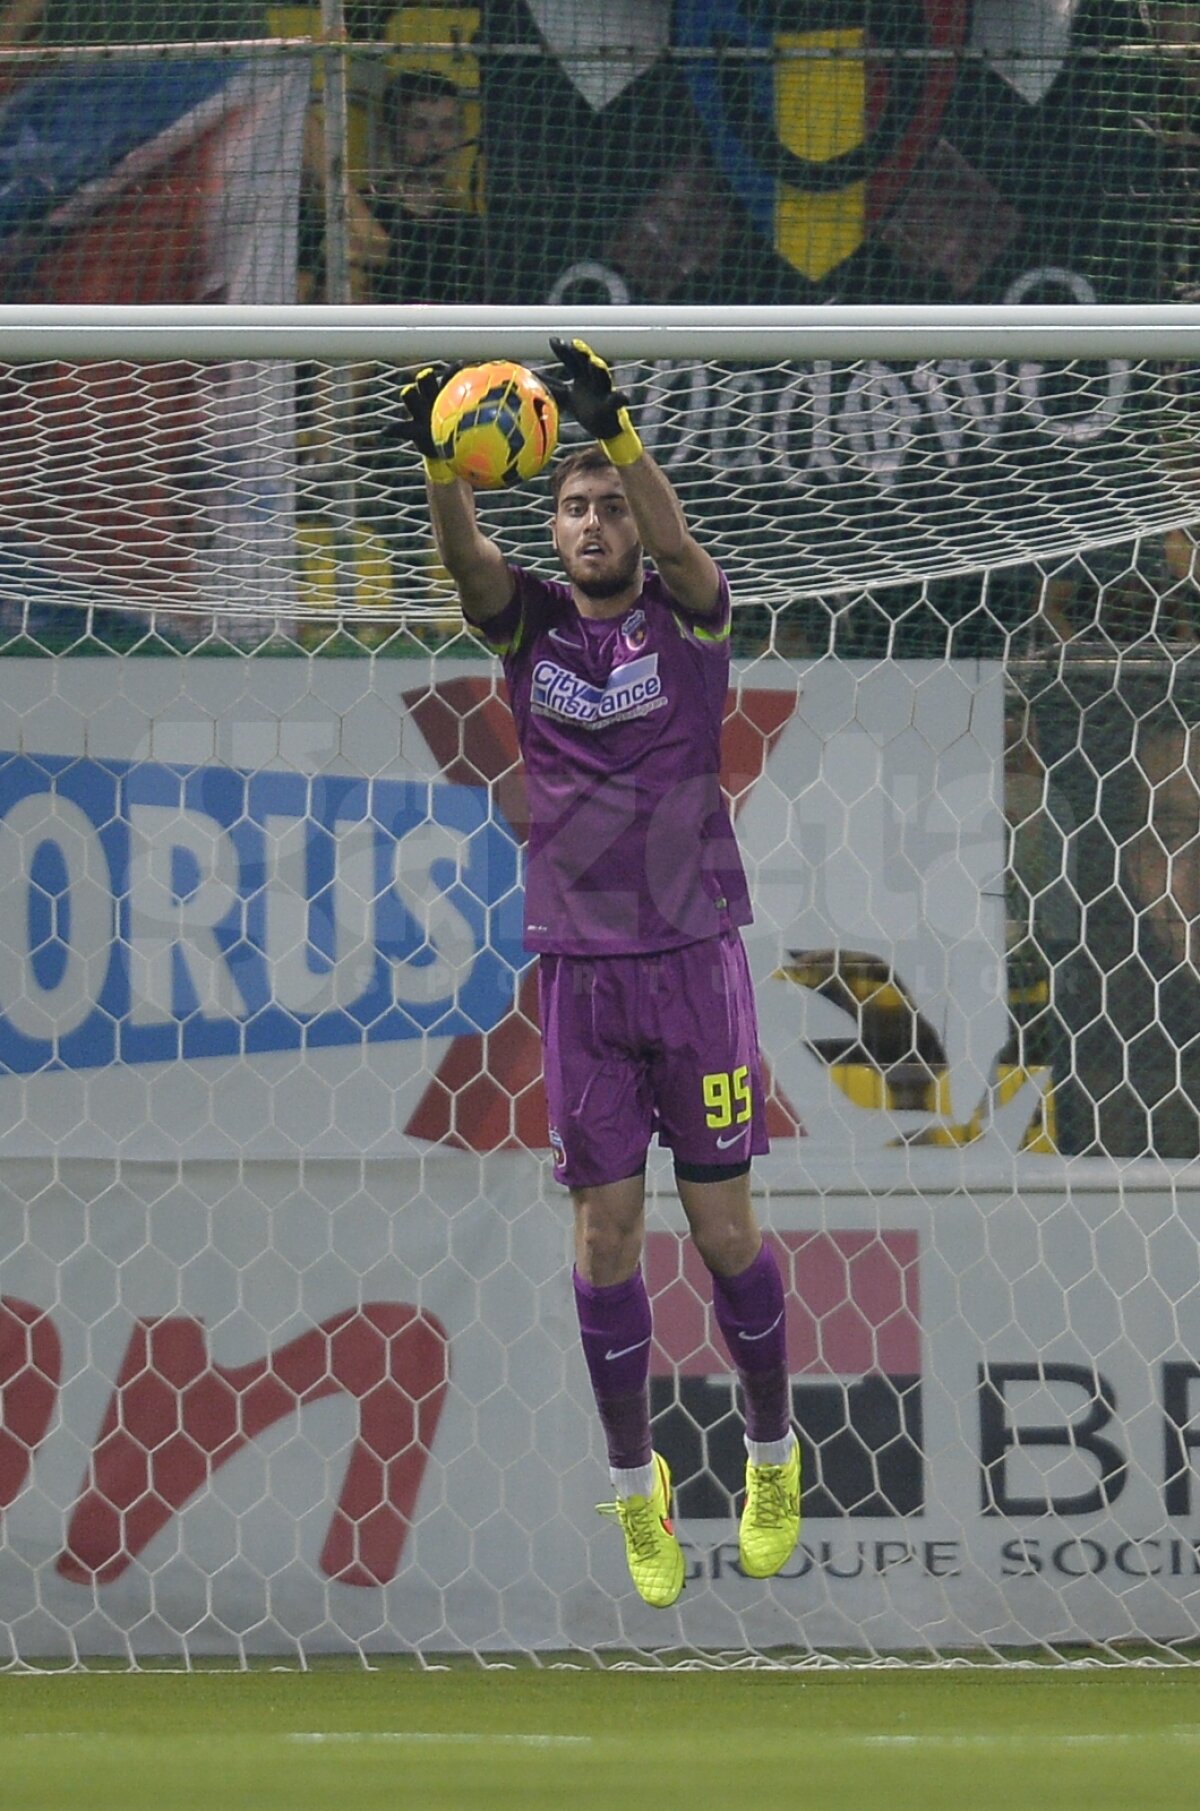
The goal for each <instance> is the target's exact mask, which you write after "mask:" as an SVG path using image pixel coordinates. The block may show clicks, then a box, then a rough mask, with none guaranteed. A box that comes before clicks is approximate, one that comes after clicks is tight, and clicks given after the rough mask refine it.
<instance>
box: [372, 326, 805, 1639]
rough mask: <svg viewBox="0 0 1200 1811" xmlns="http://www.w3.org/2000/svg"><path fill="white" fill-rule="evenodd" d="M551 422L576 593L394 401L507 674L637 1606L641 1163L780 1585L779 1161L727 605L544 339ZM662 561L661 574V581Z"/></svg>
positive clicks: (533, 923) (666, 1492)
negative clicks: (676, 1246)
mask: <svg viewBox="0 0 1200 1811" xmlns="http://www.w3.org/2000/svg"><path fill="white" fill-rule="evenodd" d="M551 345H552V347H553V349H554V352H555V354H556V356H557V357H558V359H559V360H560V362H561V365H562V367H563V377H562V379H561V381H559V380H556V379H551V380H550V383H551V388H552V389H553V390H554V392H555V395H556V397H557V399H558V402H559V405H560V407H562V408H565V409H566V410H568V411H569V412H570V413H571V414H573V415H574V416H575V418H576V420H578V421H579V422H580V423H581V424H582V426H583V427H584V428H585V429H586V431H587V432H588V433H589V434H590V435H592V436H594V438H595V440H596V442H597V443H598V444H596V445H595V446H593V447H590V448H588V449H587V450H585V451H582V452H577V453H574V454H572V455H571V456H569V457H568V458H566V459H564V460H563V461H561V462H560V463H559V465H558V466H557V468H556V470H555V473H554V477H553V481H552V494H553V511H554V513H553V516H552V518H551V523H550V538H551V541H552V542H553V545H554V550H555V553H556V555H557V557H558V560H559V563H560V564H561V566H562V569H563V572H564V574H565V577H566V581H567V582H566V583H565V584H562V583H550V582H548V581H545V580H543V579H541V578H538V577H536V576H534V575H533V574H532V573H530V572H528V571H526V570H524V569H523V568H522V567H520V566H511V565H509V564H508V563H507V562H506V561H505V558H504V556H503V554H502V553H501V551H500V549H499V548H498V547H497V545H496V543H495V542H494V541H492V540H490V539H489V538H488V537H487V536H485V535H484V534H483V533H482V531H481V530H480V528H479V526H478V523H477V521H476V517H475V507H474V501H473V496H472V492H471V490H470V487H469V486H468V485H467V484H466V483H464V482H463V481H462V480H461V479H459V478H456V477H455V475H454V473H453V472H452V470H451V469H450V467H449V466H448V465H446V464H444V463H443V462H441V461H439V459H438V458H437V455H436V451H435V447H434V442H433V438H432V434H431V431H430V414H431V410H432V407H433V403H434V400H435V398H436V396H437V394H438V391H439V389H440V387H441V385H442V383H443V382H444V381H445V378H446V375H447V374H446V372H445V371H444V370H443V371H439V370H434V369H429V370H425V371H422V372H421V373H419V375H418V376H417V377H416V379H415V381H414V382H412V383H411V384H409V385H408V386H407V387H406V388H405V390H404V391H403V393H402V399H403V401H404V404H405V407H406V410H407V415H408V418H409V419H408V421H407V423H406V426H405V429H404V430H403V431H404V433H405V434H406V437H407V438H408V439H410V440H411V441H412V442H413V443H414V444H415V446H416V447H417V449H418V450H419V451H420V452H421V453H422V455H423V456H424V460H425V471H426V478H427V484H428V493H429V501H430V509H431V513H432V517H433V527H434V533H435V536H436V539H437V545H438V549H439V552H440V554H441V558H442V560H443V562H444V563H445V566H446V568H447V570H448V571H449V573H450V575H451V577H452V579H453V581H454V583H455V586H456V588H457V590H458V595H459V598H460V600H461V603H462V608H463V612H464V615H465V616H466V618H467V621H468V622H469V623H470V624H472V625H473V626H474V627H475V628H477V629H478V630H479V631H480V632H481V634H482V635H483V636H484V638H485V639H486V640H487V641H488V642H489V643H490V645H491V646H492V647H493V648H494V649H495V650H496V652H497V653H498V654H500V655H501V656H502V657H503V662H504V672H505V677H506V679H507V681H508V694H509V700H510V703H511V707H512V712H513V717H514V719H515V721H516V728H517V736H518V740H519V743H520V747H521V753H522V755H523V757H524V763H525V775H526V782H527V785H528V793H529V809H530V830H529V851H528V863H527V870H526V888H525V941H526V947H527V948H528V949H530V950H532V951H535V952H536V953H537V955H538V957H539V974H538V987H539V1005H540V1014H541V1024H542V1040H543V1051H544V1064H545V1081H546V1098H547V1104H548V1107H549V1116H550V1143H551V1146H552V1150H553V1156H554V1174H555V1177H556V1179H557V1180H558V1181H559V1182H561V1183H564V1184H565V1185H566V1187H567V1188H569V1189H570V1191H571V1197H572V1200H573V1203H574V1210H575V1270H574V1288H575V1301H576V1305H577V1308H578V1314H579V1325H580V1331H581V1334H582V1339H583V1351H584V1357H585V1359H586V1362H587V1367H588V1372H589V1374H590V1377H591V1382H592V1389H593V1391H594V1394H595V1398H596V1405H597V1408H598V1410H599V1414H600V1420H601V1422H602V1424H603V1427H604V1434H605V1439H606V1442H607V1446H608V1456H609V1463H610V1467H611V1476H612V1481H613V1485H614V1488H615V1493H616V1499H617V1500H616V1502H615V1504H610V1505H606V1506H605V1508H606V1509H607V1510H608V1511H609V1512H610V1513H612V1514H614V1515H615V1516H617V1517H618V1518H619V1520H620V1523H621V1526H622V1528H623V1531H624V1535H625V1545H626V1556H627V1558H628V1562H629V1569H630V1573H631V1575H632V1578H633V1582H634V1584H635V1585H636V1587H637V1589H638V1591H639V1592H640V1593H641V1595H642V1597H643V1598H644V1599H645V1600H646V1602H647V1603H649V1604H653V1605H655V1606H656V1607H659V1608H666V1607H667V1606H669V1605H670V1604H672V1603H674V1602H675V1600H676V1598H677V1597H678V1596H679V1594H680V1591H681V1590H682V1589H683V1581H684V1558H683V1552H682V1549H681V1548H680V1545H679V1542H678V1539H677V1538H676V1536H675V1533H674V1530H673V1527H672V1520H671V1511H672V1495H671V1476H670V1471H669V1468H668V1466H667V1463H666V1461H665V1460H664V1459H663V1458H662V1456H661V1455H660V1454H657V1453H655V1452H654V1451H653V1450H652V1447H651V1434H650V1398H649V1369H650V1343H651V1314H650V1303H649V1299H648V1297H647V1293H646V1288H645V1284H644V1282H643V1279H642V1272H641V1255H642V1243H643V1221H644V1195H645V1166H646V1153H647V1149H648V1147H649V1144H650V1140H651V1138H652V1136H653V1135H654V1134H655V1133H657V1134H658V1138H659V1141H660V1143H663V1144H665V1145H667V1146H668V1147H669V1148H670V1150H671V1152H672V1154H673V1157H674V1167H675V1179H676V1184H677V1187H678V1191H679V1197H680V1200H681V1202H682V1204H683V1211H684V1213H685V1215H686V1217H687V1222H688V1226H689V1230H690V1233H691V1237H692V1239H693V1240H694V1242H695V1245H696V1248H697V1250H698V1252H699V1254H700V1256H701V1258H702V1259H703V1261H704V1263H705V1265H706V1266H707V1268H708V1270H709V1272H710V1273H711V1276H712V1293H713V1307H714V1310H715V1314H716V1319H717V1323H718V1325H719V1327H720V1329H721V1333H722V1335H723V1337H724V1340H725V1343H726V1345H727V1347H728V1349H729V1352H730V1355H731V1357H732V1359H733V1363H734V1366H735V1368H736V1370H737V1374H738V1378H739V1382H740V1386H741V1397H742V1402H743V1405H744V1410H745V1416H746V1447H747V1454H748V1461H747V1466H746V1502H745V1508H744V1511H743V1514H742V1518H741V1527H740V1542H739V1545H740V1552H741V1563H742V1567H743V1570H744V1571H745V1572H747V1573H748V1574H749V1575H750V1576H752V1577H754V1578H767V1577H770V1576H771V1575H772V1574H774V1573H776V1572H778V1571H779V1569H780V1568H781V1567H782V1566H783V1565H784V1563H785V1562H786V1561H787V1559H788V1558H789V1557H790V1555H791V1553H792V1551H793V1549H794V1547H795V1544H796V1541H797V1538H798V1535H799V1528H800V1453H799V1446H798V1443H797V1440H796V1436H795V1433H794V1431H793V1429H792V1425H791V1402H790V1388H789V1377H788V1365H787V1347H786V1339H785V1318H784V1291H783V1282H782V1279H781V1276H780V1272H779V1267H778V1264H777V1262H776V1259H775V1256H774V1254H773V1252H772V1250H771V1247H770V1246H769V1245H766V1244H764V1242H763V1239H762V1235H761V1233H760V1231H759V1228H758V1225H757V1222H756V1219H755V1215H754V1209H753V1205H752V1202H751V1196H750V1176H749V1172H750V1159H751V1157H752V1156H753V1155H755V1154H758V1153H761V1152H763V1151H765V1150H766V1149H767V1148H768V1145H767V1137H766V1130H765V1112H764V1102H763V1091H762V1076H761V1069H760V1063H759V1054H758V1039H757V1027H756V1019H755V1008H754V996H753V991H752V986H751V981H750V974H749V968H748V965H747V961H746V954H745V950H744V948H743V945H742V939H741V936H740V933H739V929H738V927H739V926H740V925H743V924H747V923H749V921H750V917H751V912H750V902H749V895H748V890H747V886H746V878H745V874H744V871H743V868H742V863H741V859H740V856H739V854H738V850H737V845H736V843H735V840H734V835H733V828H732V824H731V822H730V818H729V813H728V810H727V808H726V806H725V804H724V801H723V799H722V796H721V790H720V782H719V766H720V741H721V722H722V717H723V712H724V704H725V693H726V687H727V683H728V677H729V629H730V601H729V587H728V584H727V582H726V579H725V576H724V574H723V573H722V572H721V571H720V569H719V568H718V567H717V565H716V564H715V563H714V561H713V559H712V558H711V556H710V555H709V554H708V553H707V552H706V551H705V550H704V548H702V547H701V546H700V545H699V543H698V542H697V541H696V540H695V539H694V537H693V535H692V534H691V532H690V530H689V528H688V525H687V522H686V520H685V519H684V515H683V511H682V509H681V507H680V504H679V500H678V498H677V496H676V494H675V492H674V490H673V488H672V486H671V484H670V483H669V482H668V480H667V478H666V477H665V475H664V474H663V472H662V471H661V470H660V469H659V467H658V466H657V465H656V464H655V462H654V460H653V459H652V458H650V456H649V455H648V454H647V453H646V451H645V449H644V448H643V446H642V443H641V441H640V439H639V438H638V434H637V430H636V429H635V427H634V425H633V423H632V421H631V419H630V413H629V405H628V398H627V397H626V396H625V395H624V394H623V393H622V392H621V391H619V390H617V389H616V388H615V387H614V383H613V378H612V373H611V371H610V370H609V367H608V365H607V364H605V363H604V361H603V360H602V359H600V358H598V357H597V356H596V354H595V353H594V352H593V351H592V350H591V349H590V348H589V347H588V346H586V345H585V344H584V343H583V341H582V340H573V341H571V342H564V341H561V340H552V341H551ZM645 556H649V558H650V560H651V561H652V562H653V570H647V569H646V567H645V565H644V563H643V562H644V557H645Z"/></svg>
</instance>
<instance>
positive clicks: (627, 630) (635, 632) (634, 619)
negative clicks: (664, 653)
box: [621, 610, 650, 654]
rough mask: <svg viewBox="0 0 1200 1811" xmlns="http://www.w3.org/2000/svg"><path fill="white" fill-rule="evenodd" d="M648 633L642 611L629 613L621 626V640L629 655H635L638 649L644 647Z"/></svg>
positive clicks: (644, 613)
mask: <svg viewBox="0 0 1200 1811" xmlns="http://www.w3.org/2000/svg"><path fill="white" fill-rule="evenodd" d="M649 633H650V630H649V628H648V626H647V623H646V612H645V611H644V610H633V611H631V612H630V614H629V615H628V616H627V617H626V618H625V621H624V622H623V623H622V624H621V640H622V641H623V642H624V643H625V646H626V647H627V648H628V649H629V652H630V653H631V654H636V653H637V651H638V649H639V648H644V647H645V645H646V637H647V635H648V634H649Z"/></svg>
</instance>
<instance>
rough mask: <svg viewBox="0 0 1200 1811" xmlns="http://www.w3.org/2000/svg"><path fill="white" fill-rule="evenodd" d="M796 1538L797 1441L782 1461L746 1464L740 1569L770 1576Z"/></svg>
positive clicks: (783, 1561)
mask: <svg viewBox="0 0 1200 1811" xmlns="http://www.w3.org/2000/svg"><path fill="white" fill-rule="evenodd" d="M799 1539H800V1444H799V1442H798V1441H797V1443H796V1445H795V1446H794V1447H793V1448H792V1456H791V1458H790V1459H789V1460H788V1461H787V1463H786V1464H785V1465H751V1464H749V1463H747V1465H746V1507H745V1508H744V1509H743V1510H742V1521H741V1527H740V1528H739V1530H738V1551H739V1555H740V1557H741V1562H742V1571H743V1572H744V1573H745V1574H746V1576H747V1577H748V1578H773V1577H774V1576H775V1574H776V1572H778V1571H779V1570H780V1568H781V1567H782V1566H785V1565H786V1564H787V1562H788V1560H789V1559H790V1558H791V1557H792V1554H793V1552H794V1551H795V1548H796V1542H797V1541H798V1540H799Z"/></svg>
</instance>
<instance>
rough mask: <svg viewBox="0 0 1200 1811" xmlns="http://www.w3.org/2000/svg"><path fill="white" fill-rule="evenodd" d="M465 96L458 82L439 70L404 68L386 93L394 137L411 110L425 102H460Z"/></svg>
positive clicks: (386, 112) (386, 110)
mask: <svg viewBox="0 0 1200 1811" xmlns="http://www.w3.org/2000/svg"><path fill="white" fill-rule="evenodd" d="M463 98H464V96H463V91H462V89H461V88H460V87H459V86H458V83H457V82H452V81H451V80H450V77H449V76H446V75H439V74H438V72H437V70H436V69H402V70H401V71H400V73H399V75H395V76H393V77H392V80H391V81H390V82H389V84H388V88H387V93H386V95H385V96H384V103H383V106H384V120H385V123H386V125H387V129H388V132H389V134H390V135H391V137H392V138H393V139H394V138H395V137H396V135H397V133H398V132H399V131H400V128H401V126H402V125H403V124H404V115H405V114H406V113H407V112H408V109H409V108H410V107H415V106H418V105H419V104H420V102H422V101H456V102H461V101H462V100H463Z"/></svg>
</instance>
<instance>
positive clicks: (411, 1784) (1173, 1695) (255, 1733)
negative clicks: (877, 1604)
mask: <svg viewBox="0 0 1200 1811" xmlns="http://www.w3.org/2000/svg"><path fill="white" fill-rule="evenodd" d="M0 1782H2V1784H0V1804H3V1806H4V1808H5V1811H75V1808H76V1807H78V1808H79V1811H142V1808H143V1807H145V1808H147V1811H149V1808H150V1807H154V1808H155V1811H376V1808H378V1811H383V1808H384V1807H387V1811H406V1808H407V1807H409V1806H421V1807H424V1808H426V1811H459V1807H462V1808H463V1811H466V1808H467V1807H470V1811H506V1808H507V1807H510V1806H511V1807H514V1811H515V1808H516V1807H520V1808H521V1811H530V1808H535V1811H540V1808H541V1807H547V1808H549V1807H555V1808H556V1811H593V1808H595V1811H600V1807H604V1808H605V1811H612V1808H613V1807H622V1806H630V1807H635V1808H638V1811H640V1808H642V1807H652V1806H655V1807H668V1806H669V1807H671V1808H672V1811H674V1808H676V1807H678V1808H680V1811H701V1808H704V1807H708V1806H719V1807H722V1808H723V1811H724V1808H726V1807H728V1811H740V1808H741V1807H746V1806H754V1807H755V1811H771V1808H773V1807H775V1806H779V1807H785V1806H786V1807H788V1808H789V1811H793V1808H797V1811H800V1808H802V1811H910V1808H911V1811H943V1808H945V1811H1035V1808H1036V1811H1076V1808H1078V1811H1118V1808H1119V1811H1160V1808H1161V1811H1168V1808H1169V1811H1185V1807H1186V1811H1193V1808H1194V1807H1195V1806H1196V1805H1197V1804H1200V1784H1198V1782H1200V1669H1197V1670H1196V1671H1192V1670H1190V1669H1182V1668H1181V1669H1178V1670H1175V1669H1171V1670H1108V1669H1094V1670H1090V1671H1053V1670H1049V1669H1036V1670H1028V1671H1015V1672H1014V1671H998V1670H989V1669H980V1670H975V1671H967V1670H963V1671H938V1672H930V1671H922V1670H906V1669H895V1670H892V1669H886V1670H878V1671H859V1672H819V1673H813V1672H803V1673H797V1672H790V1673H788V1672H749V1671H742V1672H739V1671H726V1672H701V1673H697V1672H684V1673H681V1672H666V1671H660V1672H649V1673H646V1672H637V1673H634V1672H616V1671H607V1672H606V1671H598V1670H579V1671H575V1670H550V1671H540V1670H535V1669H532V1668H529V1667H518V1668H515V1669H511V1670H508V1669H505V1670H498V1669H486V1670H485V1669H481V1668H475V1667H455V1668H453V1669H451V1670H448V1671H444V1672H420V1671H417V1670H415V1669H413V1668H411V1667H406V1666H399V1665H388V1664H386V1663H383V1664H381V1665H380V1667H379V1668H378V1670H375V1671H372V1672H364V1671H358V1670H350V1669H348V1668H346V1667H343V1666H336V1665H330V1666H317V1667H315V1668H314V1669H313V1670H311V1671H309V1672H307V1673H298V1672H282V1671H281V1672H273V1671H269V1670H265V1669H264V1670H256V1671H252V1672H248V1673H234V1672H226V1671H205V1672H197V1673H192V1674H180V1673H162V1672H150V1671H147V1672H141V1673H134V1674H130V1673H113V1672H91V1673H85V1674H78V1673H70V1674H67V1673H64V1674H49V1675H48V1674H44V1673H39V1674H6V1675H4V1676H3V1677H0Z"/></svg>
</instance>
